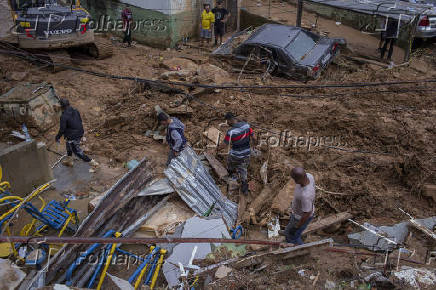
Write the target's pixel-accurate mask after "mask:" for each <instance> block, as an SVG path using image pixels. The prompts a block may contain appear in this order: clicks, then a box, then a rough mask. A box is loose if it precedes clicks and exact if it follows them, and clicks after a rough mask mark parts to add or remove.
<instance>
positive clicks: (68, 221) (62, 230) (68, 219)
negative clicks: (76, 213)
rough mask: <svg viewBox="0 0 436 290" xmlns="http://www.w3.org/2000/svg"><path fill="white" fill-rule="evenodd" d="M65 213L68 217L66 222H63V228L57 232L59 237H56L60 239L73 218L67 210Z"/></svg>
mask: <svg viewBox="0 0 436 290" xmlns="http://www.w3.org/2000/svg"><path fill="white" fill-rule="evenodd" d="M65 211H66V212H67V213H68V214H69V216H68V218H67V220H66V221H65V224H64V226H63V227H62V229H61V231H60V232H59V236H58V237H61V236H62V234H63V233H64V231H65V229H66V228H67V226H68V224H69V223H70V221H71V219H72V218H73V214H72V213H70V212H69V211H67V210H65Z"/></svg>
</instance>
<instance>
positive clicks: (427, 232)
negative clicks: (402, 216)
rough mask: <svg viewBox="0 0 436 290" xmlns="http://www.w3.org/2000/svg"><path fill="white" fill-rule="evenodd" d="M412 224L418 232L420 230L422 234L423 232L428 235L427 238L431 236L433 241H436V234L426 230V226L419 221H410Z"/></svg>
mask: <svg viewBox="0 0 436 290" xmlns="http://www.w3.org/2000/svg"><path fill="white" fill-rule="evenodd" d="M410 223H411V224H412V226H413V227H414V228H416V229H418V230H420V231H421V232H423V233H424V234H426V235H427V236H429V237H430V238H432V239H433V240H436V234H435V233H433V232H432V231H431V230H429V229H428V228H426V227H425V226H423V225H421V224H420V223H419V222H418V221H417V220H415V219H410Z"/></svg>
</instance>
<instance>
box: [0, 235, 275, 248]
mask: <svg viewBox="0 0 436 290" xmlns="http://www.w3.org/2000/svg"><path fill="white" fill-rule="evenodd" d="M0 242H13V243H28V244H40V243H53V244H95V243H99V244H114V243H117V242H119V243H123V244H139V245H144V244H172V243H193V244H201V243H227V244H229V243H232V244H249V245H271V246H279V245H280V244H282V243H281V242H277V241H262V240H232V239H209V238H170V237H167V238H110V237H107V238H104V237H90V238H88V237H56V236H46V237H23V236H10V237H8V236H0Z"/></svg>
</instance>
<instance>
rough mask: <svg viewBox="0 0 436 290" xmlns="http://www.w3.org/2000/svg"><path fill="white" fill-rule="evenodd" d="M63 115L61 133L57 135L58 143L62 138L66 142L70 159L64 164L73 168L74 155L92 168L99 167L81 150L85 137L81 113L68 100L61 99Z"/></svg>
mask: <svg viewBox="0 0 436 290" xmlns="http://www.w3.org/2000/svg"><path fill="white" fill-rule="evenodd" d="M59 103H60V105H61V110H62V115H61V120H60V126H59V132H58V134H57V135H56V139H55V140H56V142H58V143H59V142H60V139H61V137H62V136H64V139H65V140H66V149H67V156H68V159H67V160H66V161H64V162H63V164H64V165H66V166H73V165H74V164H73V158H72V156H73V153H74V155H76V156H77V157H79V158H80V159H82V160H83V161H85V162H89V164H90V165H91V166H98V163H97V162H96V161H95V160H93V159H91V158H89V157H88V156H87V155H85V153H83V151H82V149H81V148H80V140H81V139H82V137H83V133H84V130H83V124H82V118H81V117H80V113H79V111H77V110H76V109H74V108H73V107H71V106H70V102H69V101H68V100H66V99H60V100H59Z"/></svg>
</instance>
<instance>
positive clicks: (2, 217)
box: [0, 182, 51, 221]
mask: <svg viewBox="0 0 436 290" xmlns="http://www.w3.org/2000/svg"><path fill="white" fill-rule="evenodd" d="M50 185H51V183H50V182H49V183H46V184H44V185H43V186H41V187H40V188H38V189H36V190H34V191H33V192H32V193H31V194H30V195H29V196H28V197H26V198H25V199H22V198H17V199H19V200H21V202H20V203H19V204H17V205H16V206H14V207H13V208H12V209H11V210H9V211H8V212H6V213H4V214H3V215H2V216H1V217H0V221H1V220H3V219H4V218H5V217H7V216H8V215H9V214H11V213H13V212H14V211H16V210H17V209H19V208H20V207H21V206H22V205H23V203H24V202H25V201H28V200H31V199H33V198H34V197H35V196H37V195H38V194H39V193H40V192H42V191H43V190H45V189H46V188H47V187H49V186H50ZM9 197H10V196H9ZM5 198H6V197H4V198H2V199H5ZM2 199H0V202H1V200H2Z"/></svg>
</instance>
